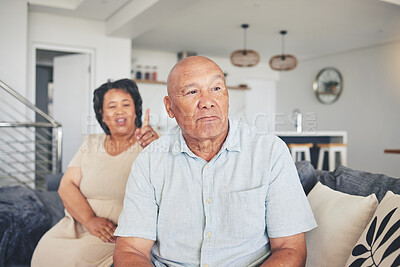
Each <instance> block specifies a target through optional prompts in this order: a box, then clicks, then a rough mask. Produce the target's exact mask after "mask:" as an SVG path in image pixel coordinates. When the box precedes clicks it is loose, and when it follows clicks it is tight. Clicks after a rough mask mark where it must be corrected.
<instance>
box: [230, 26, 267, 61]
mask: <svg viewBox="0 0 400 267" xmlns="http://www.w3.org/2000/svg"><path fill="white" fill-rule="evenodd" d="M248 27H249V24H242V28H243V47H244V48H243V49H241V50H236V51H234V52H233V53H232V54H231V62H232V64H233V65H235V66H238V67H253V66H255V65H257V64H258V62H260V55H259V54H258V53H257V52H256V51H254V50H249V49H246V41H247V37H246V29H247V28H248Z"/></svg>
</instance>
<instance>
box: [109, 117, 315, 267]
mask: <svg viewBox="0 0 400 267" xmlns="http://www.w3.org/2000/svg"><path fill="white" fill-rule="evenodd" d="M314 227H316V222H315V220H314V216H313V214H312V211H311V208H310V206H309V204H308V201H307V198H306V196H305V194H304V191H303V189H302V187H301V184H300V180H299V178H298V174H297V171H296V168H295V165H294V163H293V160H292V158H291V156H290V154H289V151H288V148H287V146H286V145H285V143H284V142H283V141H281V140H280V139H279V138H278V137H276V136H274V135H269V134H263V133H258V132H257V130H256V129H254V128H250V127H248V126H247V125H246V124H245V123H244V122H240V121H238V120H234V119H230V120H229V132H228V136H227V138H226V140H225V142H224V144H223V146H222V148H221V150H220V151H219V153H218V154H217V155H215V156H214V158H212V159H211V160H210V162H207V161H205V160H204V159H202V158H200V157H198V156H196V155H195V154H194V153H193V152H192V151H191V150H190V149H189V148H188V146H187V144H186V142H185V139H184V138H183V135H182V133H181V131H180V130H179V128H178V129H176V130H175V133H171V134H167V135H164V136H162V137H161V138H160V139H158V140H157V141H155V142H153V143H151V144H150V145H149V146H148V147H147V148H146V149H144V150H143V152H142V153H141V154H140V155H139V156H138V158H137V159H136V161H135V162H134V164H133V166H132V171H131V173H130V176H129V179H128V183H127V187H126V194H125V200H124V208H123V211H122V213H121V215H120V217H119V221H118V227H117V229H116V231H115V235H117V236H125V237H142V238H146V239H151V240H155V244H154V247H153V249H152V261H153V264H154V265H155V266H199V265H200V266H209V267H213V266H218V267H220V266H259V265H260V264H261V263H262V262H264V261H265V259H266V258H267V257H268V256H269V254H270V248H269V237H283V236H289V235H294V234H298V233H301V232H306V231H309V230H311V229H312V228H314Z"/></svg>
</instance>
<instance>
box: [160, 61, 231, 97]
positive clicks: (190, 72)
mask: <svg viewBox="0 0 400 267" xmlns="http://www.w3.org/2000/svg"><path fill="white" fill-rule="evenodd" d="M204 72H207V73H209V74H210V75H211V76H213V78H215V79H216V78H218V77H220V78H221V79H223V72H222V70H221V68H220V67H219V66H218V65H217V64H216V63H215V62H214V61H212V60H210V59H208V58H206V57H200V56H197V57H189V58H185V59H183V60H182V61H180V62H178V63H177V64H176V65H175V66H174V67H173V68H172V70H171V71H170V73H169V75H168V80H167V88H168V94H170V93H171V90H172V89H174V88H175V87H176V86H179V87H182V86H184V87H187V86H190V84H191V82H190V80H191V79H192V78H193V79H195V78H196V77H197V76H198V75H199V74H200V73H204ZM193 83H195V81H193Z"/></svg>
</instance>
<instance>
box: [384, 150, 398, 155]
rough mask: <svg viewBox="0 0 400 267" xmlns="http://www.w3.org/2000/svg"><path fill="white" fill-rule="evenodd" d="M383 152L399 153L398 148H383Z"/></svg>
mask: <svg viewBox="0 0 400 267" xmlns="http://www.w3.org/2000/svg"><path fill="white" fill-rule="evenodd" d="M384 153H391V154H400V149H385V150H384Z"/></svg>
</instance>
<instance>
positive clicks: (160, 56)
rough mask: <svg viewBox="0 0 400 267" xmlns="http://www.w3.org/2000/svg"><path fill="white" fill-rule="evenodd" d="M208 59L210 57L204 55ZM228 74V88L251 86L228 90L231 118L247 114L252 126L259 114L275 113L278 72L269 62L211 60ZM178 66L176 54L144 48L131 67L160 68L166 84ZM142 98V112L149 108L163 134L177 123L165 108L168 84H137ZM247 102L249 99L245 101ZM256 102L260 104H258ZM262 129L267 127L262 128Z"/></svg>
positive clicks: (160, 77) (135, 52)
mask: <svg viewBox="0 0 400 267" xmlns="http://www.w3.org/2000/svg"><path fill="white" fill-rule="evenodd" d="M205 56H207V55H205ZM210 58H211V59H212V60H214V61H215V62H216V63H217V64H218V65H219V66H220V67H221V68H222V70H223V71H224V72H226V73H227V74H228V75H227V79H226V81H227V85H228V86H229V85H231V86H237V85H239V84H248V85H249V87H251V89H250V90H238V89H229V96H230V97H229V98H230V107H229V108H230V113H231V114H232V115H238V116H242V115H244V116H245V118H246V120H247V121H248V122H249V123H253V124H254V122H255V119H256V116H257V115H262V118H266V117H268V115H267V116H264V115H265V114H270V113H274V112H275V105H274V103H275V83H276V80H277V79H278V77H279V76H278V73H276V72H273V71H271V70H270V69H269V68H268V67H267V63H265V62H260V63H259V65H257V66H256V67H252V68H239V67H235V66H233V65H232V64H231V63H230V60H229V59H227V58H221V57H212V56H210ZM176 63H177V54H176V53H172V52H164V51H153V50H144V49H135V48H133V50H132V66H133V68H134V70H136V66H137V65H141V66H142V70H143V67H144V66H157V71H158V80H160V81H166V80H167V77H168V73H169V71H170V70H171V68H172V67H173V66H174V65H175V64H176ZM138 86H139V91H140V94H141V96H142V98H143V109H145V108H150V124H151V125H152V126H153V127H157V128H158V130H159V131H161V132H163V131H165V130H166V129H167V128H169V127H171V126H173V125H175V120H171V119H169V118H168V116H167V113H166V111H165V109H164V104H163V97H164V96H165V95H166V94H167V90H166V85H163V84H160V85H154V84H151V85H149V84H144V83H141V84H138ZM246 99H248V100H246ZM255 100H257V101H255ZM262 127H263V129H264V128H265V127H266V126H265V125H263V126H262Z"/></svg>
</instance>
